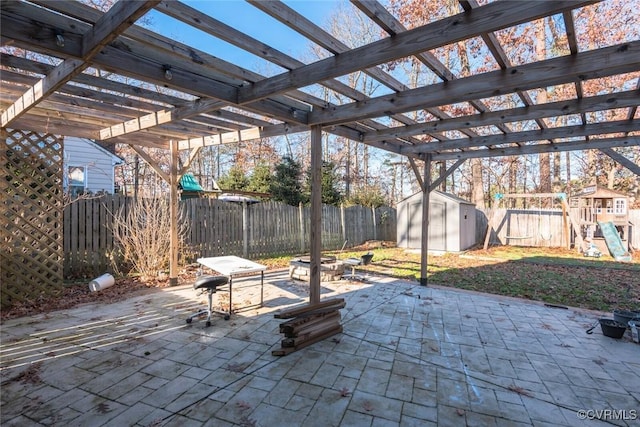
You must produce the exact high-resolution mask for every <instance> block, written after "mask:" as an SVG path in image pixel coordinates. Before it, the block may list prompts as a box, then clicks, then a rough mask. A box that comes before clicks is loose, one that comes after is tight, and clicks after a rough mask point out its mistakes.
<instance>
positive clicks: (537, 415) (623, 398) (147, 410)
mask: <svg viewBox="0 0 640 427" xmlns="http://www.w3.org/2000/svg"><path fill="white" fill-rule="evenodd" d="M115 286H117V284H116V285H115ZM264 291H265V294H264V295H265V297H264V299H265V305H264V306H263V307H258V306H257V305H256V303H258V302H259V301H260V286H259V285H258V282H257V281H256V280H255V279H253V278H249V279H244V280H241V281H234V295H233V297H234V303H235V302H237V303H238V304H239V307H238V311H237V313H236V314H235V315H234V316H232V318H231V320H229V321H225V320H223V319H222V318H218V317H216V318H214V320H213V325H212V326H211V327H208V328H207V327H205V323H204V321H194V322H193V323H192V324H190V325H188V324H186V322H185V320H184V319H185V318H186V317H187V315H188V314H190V313H192V312H194V311H195V310H196V309H197V308H200V307H202V306H203V305H204V304H205V299H206V297H205V296H198V295H197V294H196V292H195V291H194V290H193V289H192V288H191V287H176V288H168V289H162V290H157V291H153V292H150V293H148V294H145V295H141V296H135V297H132V298H130V299H128V300H127V301H124V302H118V303H114V304H88V305H83V306H81V307H78V308H75V309H70V310H64V311H59V312H53V313H49V314H46V315H36V316H31V317H23V318H18V319H12V320H9V321H6V322H4V323H3V324H2V331H1V335H0V338H1V352H0V356H1V359H0V368H1V369H2V370H1V371H0V380H1V390H0V391H1V393H0V394H1V397H0V399H1V404H2V406H1V407H0V411H1V418H0V424H2V425H3V426H31V425H54V426H58V425H68V426H92V427H93V426H103V425H104V426H232V425H240V426H265V427H266V426H322V427H326V426H358V427H360V426H398V425H400V426H429V425H441V426H464V425H467V426H525V425H535V426H558V425H559V426H582V425H593V426H598V425H620V426H627V425H628V426H631V425H640V421H638V420H637V418H638V416H639V415H640V345H638V344H635V343H633V342H631V340H630V339H629V336H628V335H629V332H627V336H625V337H624V338H623V339H621V340H616V339H612V338H608V337H605V336H603V335H602V333H601V332H600V329H599V327H598V328H596V330H595V331H594V333H593V334H592V335H587V334H586V333H585V330H586V329H587V328H588V327H590V326H591V325H592V324H593V323H594V321H595V320H597V318H598V317H600V316H601V313H595V312H589V311H583V310H577V309H571V308H569V309H562V308H554V307H548V306H545V305H544V304H541V303H536V302H530V301H524V300H518V299H513V298H505V297H499V296H494V295H486V294H478V293H472V292H467V291H461V290H456V289H450V288H440V287H431V286H430V287H421V286H419V285H418V284H417V283H416V282H408V281H403V280H397V279H392V278H386V277H371V280H370V282H369V283H355V282H347V281H341V282H331V283H323V284H322V297H323V298H329V297H341V298H345V300H346V303H347V305H346V307H345V308H344V309H342V310H341V313H342V324H343V327H344V332H343V333H342V334H339V335H335V336H334V337H332V338H328V339H326V340H324V341H321V342H319V343H316V344H313V345H311V346H309V347H306V348H304V349H301V350H298V351H296V352H294V353H291V354H289V355H287V356H283V357H277V356H272V354H271V351H272V350H274V349H277V348H279V347H280V340H281V339H282V335H280V334H279V330H278V327H279V324H280V323H281V322H282V320H280V319H275V318H274V316H273V314H274V313H275V312H276V311H277V310H279V309H282V308H286V307H290V306H292V305H295V304H301V303H304V302H305V301H306V299H307V288H306V285H305V284H302V283H299V282H291V281H290V280H289V279H288V277H287V273H286V272H268V273H267V274H266V275H265V287H264ZM223 295H224V294H222V293H219V294H217V296H220V297H222V298H224V296H223ZM585 416H586V418H587V419H582V418H584V417H585Z"/></svg>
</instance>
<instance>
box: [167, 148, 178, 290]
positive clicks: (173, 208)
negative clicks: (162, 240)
mask: <svg viewBox="0 0 640 427" xmlns="http://www.w3.org/2000/svg"><path fill="white" fill-rule="evenodd" d="M169 150H170V154H171V168H170V169H171V170H170V175H169V220H170V222H171V236H170V240H169V254H170V257H169V286H176V285H177V284H178V141H177V140H173V139H172V140H170V141H169Z"/></svg>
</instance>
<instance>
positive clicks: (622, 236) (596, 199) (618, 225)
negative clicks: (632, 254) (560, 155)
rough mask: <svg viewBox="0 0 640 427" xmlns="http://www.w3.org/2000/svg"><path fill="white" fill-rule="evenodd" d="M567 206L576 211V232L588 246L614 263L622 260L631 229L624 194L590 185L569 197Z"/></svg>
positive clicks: (627, 247)
mask: <svg viewBox="0 0 640 427" xmlns="http://www.w3.org/2000/svg"><path fill="white" fill-rule="evenodd" d="M570 204H571V208H572V210H574V211H577V214H576V215H575V217H576V220H577V221H578V229H579V230H580V233H581V236H582V237H583V239H584V240H585V242H587V244H593V245H595V246H596V247H597V248H598V249H599V250H600V251H602V252H604V253H607V252H610V253H611V255H612V256H614V258H616V259H618V258H621V257H624V256H625V254H626V252H627V251H628V250H629V241H630V240H629V237H630V233H631V226H630V223H629V199H628V197H627V196H626V195H625V194H624V193H621V192H619V191H615V190H610V189H608V188H604V187H600V186H598V185H591V186H588V187H585V188H584V189H583V190H582V191H581V192H580V193H578V194H576V195H575V196H573V197H571V199H570ZM620 260H622V259H620Z"/></svg>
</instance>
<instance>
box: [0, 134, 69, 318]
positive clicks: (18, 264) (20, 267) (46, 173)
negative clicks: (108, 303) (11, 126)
mask: <svg viewBox="0 0 640 427" xmlns="http://www.w3.org/2000/svg"><path fill="white" fill-rule="evenodd" d="M0 137H1V138H0V139H1V141H0V142H1V144H0V149H1V150H2V155H1V156H0V170H1V171H2V174H3V176H4V179H0V193H1V194H2V205H1V212H0V215H1V218H2V224H0V230H1V231H0V236H1V239H2V242H3V248H2V250H1V251H0V282H1V286H0V300H1V301H0V302H1V306H2V308H3V309H4V308H8V307H10V306H12V305H14V304H16V303H18V302H19V303H24V304H28V303H29V302H34V301H37V300H40V299H45V298H47V297H48V296H50V295H52V294H55V293H57V292H59V291H60V290H61V289H62V286H63V282H62V280H63V263H62V261H63V256H64V252H63V233H62V224H63V221H62V209H63V198H62V177H63V175H62V174H63V171H62V161H63V153H62V139H59V138H57V137H56V136H54V135H51V134H44V135H43V134H37V133H33V132H28V131H20V130H8V129H7V130H5V129H2V131H1V134H0Z"/></svg>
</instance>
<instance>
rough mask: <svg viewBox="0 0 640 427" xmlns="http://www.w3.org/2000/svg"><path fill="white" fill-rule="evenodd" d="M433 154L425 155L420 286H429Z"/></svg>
mask: <svg viewBox="0 0 640 427" xmlns="http://www.w3.org/2000/svg"><path fill="white" fill-rule="evenodd" d="M430 187H431V154H427V155H425V159H424V178H423V180H422V244H421V250H420V285H421V286H427V264H428V261H429V194H430V193H431V188H430Z"/></svg>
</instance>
